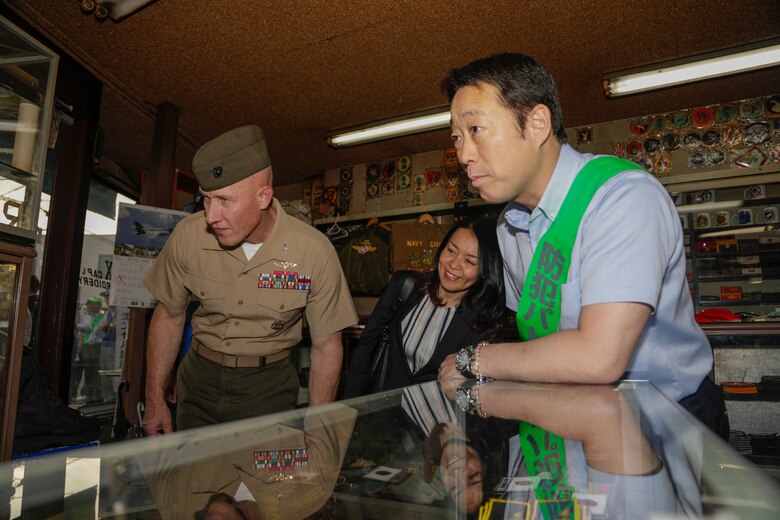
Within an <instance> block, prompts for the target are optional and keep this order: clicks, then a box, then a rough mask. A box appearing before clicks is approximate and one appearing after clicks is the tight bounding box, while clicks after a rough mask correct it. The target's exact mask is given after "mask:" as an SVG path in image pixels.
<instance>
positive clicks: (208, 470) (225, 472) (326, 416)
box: [136, 403, 357, 520]
mask: <svg viewBox="0 0 780 520" xmlns="http://www.w3.org/2000/svg"><path fill="white" fill-rule="evenodd" d="M268 417H271V416H266V417H265V418H263V419H260V420H252V421H248V422H243V423H240V424H242V425H243V426H233V427H232V428H231V429H229V430H226V429H224V428H209V429H204V430H202V433H200V434H199V435H196V436H190V437H187V438H185V439H184V440H183V441H182V440H181V439H176V440H175V442H167V439H166V437H167V436H163V440H162V441H157V444H156V445H154V444H152V445H148V446H147V449H146V450H142V452H141V453H138V454H136V460H137V462H138V465H139V467H140V469H141V471H142V473H143V475H144V477H145V479H146V482H147V485H148V486H149V490H150V491H151V493H152V497H153V498H154V501H155V503H156V504H157V507H158V510H159V512H160V516H161V517H162V518H163V519H165V520H179V519H181V520H188V519H191V518H192V517H193V512H194V511H197V510H198V509H201V508H203V507H204V506H205V504H206V503H207V502H208V499H209V497H210V496H211V494H213V493H215V492H217V491H221V492H223V493H227V494H229V495H230V496H235V494H236V492H237V491H238V489H239V485H240V484H241V483H242V482H243V483H244V486H246V488H247V490H248V491H249V493H250V494H251V495H252V497H253V498H254V500H255V501H256V502H257V504H258V506H259V508H260V510H261V511H263V513H265V516H266V518H269V519H271V518H308V517H309V516H311V515H312V514H314V513H316V512H317V511H318V510H320V509H322V507H323V506H324V505H325V504H326V502H327V501H328V499H329V498H330V497H331V495H332V494H333V489H334V488H335V486H336V479H337V478H338V475H339V471H340V470H341V467H342V463H343V461H344V456H345V455H346V453H347V447H348V445H349V442H350V439H351V437H352V430H353V427H354V425H355V420H356V418H357V411H356V410H355V409H354V408H350V407H348V406H344V405H342V404H341V403H333V404H330V405H328V406H327V407H326V408H324V409H321V407H317V408H310V409H308V410H307V411H306V413H305V415H304V418H303V429H300V428H296V427H292V426H290V425H287V424H282V423H269V421H268V420H267V418H268ZM149 446H151V448H150V447H149ZM292 452H294V454H293V453H292ZM285 455H286V456H287V461H279V462H278V463H277V464H276V466H279V465H281V466H284V467H282V468H279V469H276V466H274V467H270V465H269V466H266V465H265V464H264V462H268V459H269V458H271V457H274V456H277V457H282V456H285ZM293 458H294V459H295V460H296V462H294V463H293V462H291V459H293Z"/></svg>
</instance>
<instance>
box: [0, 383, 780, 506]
mask: <svg viewBox="0 0 780 520" xmlns="http://www.w3.org/2000/svg"><path fill="white" fill-rule="evenodd" d="M461 383H463V381H452V382H448V384H444V385H442V386H439V385H438V384H437V383H426V384H423V385H419V386H414V387H410V388H406V389H402V390H396V391H392V392H385V393H380V394H376V395H373V396H367V397H362V398H358V399H351V400H346V401H341V402H338V403H333V404H329V405H323V406H318V407H313V408H308V409H306V408H304V409H300V410H295V411H292V412H287V413H282V414H276V415H271V416H265V417H261V418H257V419H251V420H246V421H239V422H235V423H228V424H222V425H217V426H213V427H208V428H201V429H197V430H190V431H186V432H181V433H176V434H171V435H166V436H163V437H157V438H152V439H139V440H131V441H123V442H116V443H111V444H107V445H104V446H101V447H97V448H82V449H77V450H72V451H65V452H61V453H57V454H52V455H48V456H45V457H37V458H27V459H20V460H16V461H12V462H10V463H7V464H5V465H2V466H0V476H1V477H0V488H1V489H0V518H54V517H59V518H63V517H64V518H79V519H82V518H143V519H148V518H164V519H192V518H236V519H245V520H251V519H261V518H268V519H272V518H283V519H295V518H309V517H313V518H345V519H353V518H381V519H383V520H387V519H395V518H466V517H467V516H469V517H471V518H501V519H503V518H523V519H532V518H533V519H545V520H549V519H554V518H619V519H625V518H666V519H668V518H700V517H711V518H716V517H717V518H744V519H751V520H754V519H762V518H767V519H770V518H771V519H775V518H778V517H779V516H780V490H779V489H778V488H777V487H776V484H775V483H774V482H772V481H771V480H769V479H768V478H767V477H766V476H765V475H764V474H763V473H761V472H760V471H759V470H757V469H756V468H755V467H754V466H752V465H751V463H750V462H748V461H747V460H746V459H744V458H743V457H742V456H740V455H739V454H737V453H736V452H734V451H733V450H731V449H730V448H729V447H728V446H727V445H726V444H725V443H724V442H723V441H722V440H720V439H719V438H717V437H716V436H715V435H714V434H712V433H711V432H709V431H708V430H706V429H704V428H702V427H701V426H700V425H699V423H697V422H696V421H695V419H693V418H692V417H691V416H690V415H688V414H687V412H685V411H684V410H683V409H682V408H681V407H679V406H678V405H676V404H675V403H672V402H670V401H668V400H667V399H666V398H665V397H664V396H663V395H662V394H660V393H659V392H658V391H657V390H656V389H655V388H654V387H653V386H652V385H650V384H649V383H647V382H642V381H624V382H621V383H620V384H618V385H615V386H611V385H610V386H595V385H543V384H522V383H506V382H489V383H484V384H481V385H478V386H475V385H474V384H473V381H470V382H468V383H467V384H465V385H461ZM63 513H64V514H63ZM217 513H220V514H222V515H223V516H217ZM209 514H211V516H210V515H209Z"/></svg>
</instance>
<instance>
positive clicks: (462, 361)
mask: <svg viewBox="0 0 780 520" xmlns="http://www.w3.org/2000/svg"><path fill="white" fill-rule="evenodd" d="M470 364H471V353H470V352H469V351H468V350H466V349H465V348H464V349H460V350H459V351H458V355H457V356H456V357H455V368H457V369H458V372H463V371H464V370H466V369H467V368H468V367H469V365H470Z"/></svg>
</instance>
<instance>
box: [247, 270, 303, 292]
mask: <svg viewBox="0 0 780 520" xmlns="http://www.w3.org/2000/svg"><path fill="white" fill-rule="evenodd" d="M257 286H258V287H259V288H260V289H294V290H297V291H308V290H310V289H311V275H308V276H306V275H299V274H298V271H273V272H272V273H260V276H258V279H257Z"/></svg>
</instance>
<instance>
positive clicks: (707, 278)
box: [688, 273, 779, 283]
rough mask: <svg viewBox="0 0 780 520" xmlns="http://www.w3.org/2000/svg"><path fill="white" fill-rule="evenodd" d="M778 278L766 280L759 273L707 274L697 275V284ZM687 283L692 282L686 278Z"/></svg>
mask: <svg viewBox="0 0 780 520" xmlns="http://www.w3.org/2000/svg"><path fill="white" fill-rule="evenodd" d="M778 279H779V278H766V277H763V276H762V275H761V273H757V274H711V275H710V274H708V275H699V283H717V282H748V281H755V280H761V281H773V280H778ZM688 281H689V282H692V281H693V280H692V279H691V278H688Z"/></svg>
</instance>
